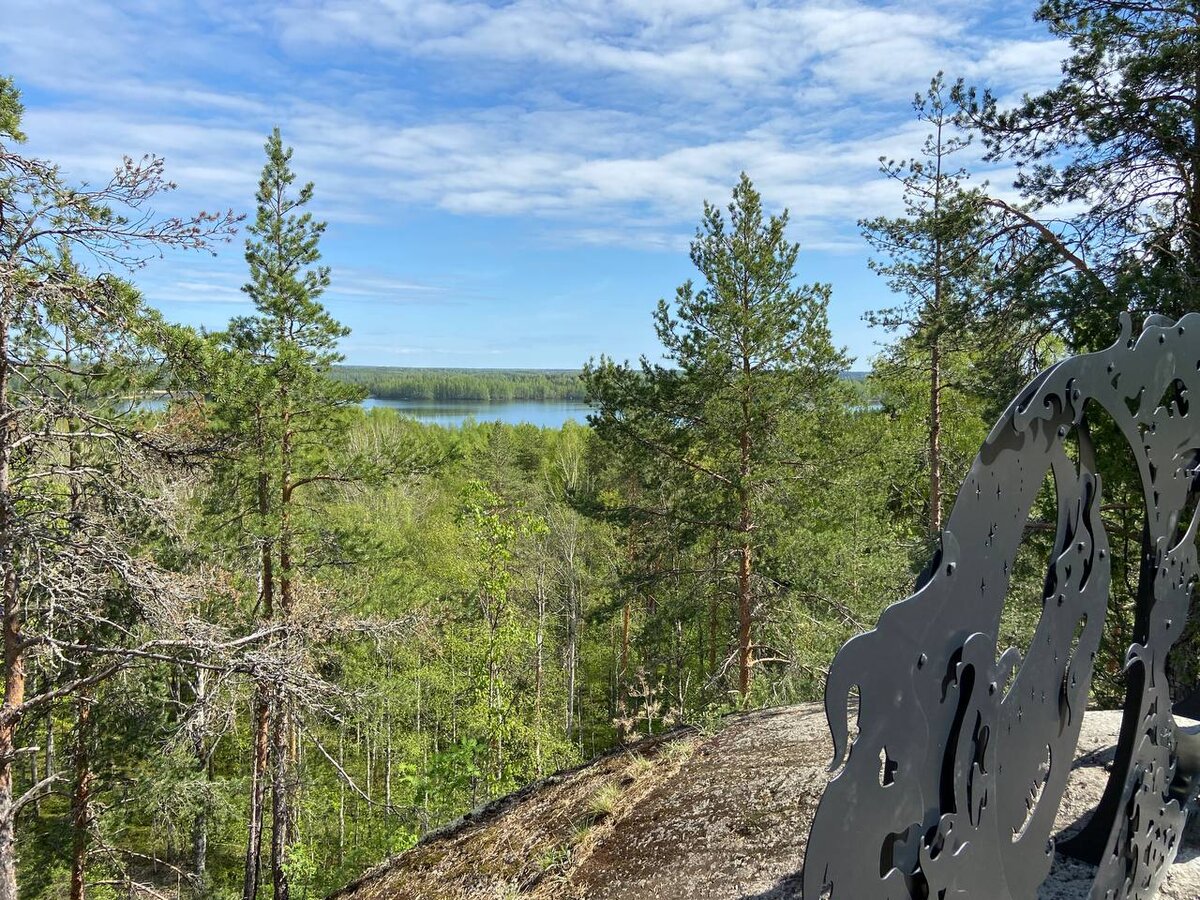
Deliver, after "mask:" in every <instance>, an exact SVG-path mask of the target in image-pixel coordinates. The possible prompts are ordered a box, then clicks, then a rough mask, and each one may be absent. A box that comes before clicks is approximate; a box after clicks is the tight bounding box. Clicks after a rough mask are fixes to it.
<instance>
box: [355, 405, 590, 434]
mask: <svg viewBox="0 0 1200 900" xmlns="http://www.w3.org/2000/svg"><path fill="white" fill-rule="evenodd" d="M375 406H382V407H385V408H387V409H395V410H398V411H400V412H402V413H404V414H405V415H406V416H412V417H413V418H414V419H416V420H417V421H419V422H428V423H429V424H431V425H444V426H447V427H449V428H457V427H458V426H460V425H462V423H463V422H464V421H466V420H467V419H475V420H476V421H477V422H495V421H500V422H503V423H505V424H506V425H521V424H529V425H536V426H537V427H539V428H561V427H562V426H563V424H564V423H566V422H567V421H568V420H570V419H574V420H575V421H576V422H578V423H579V424H580V425H584V424H587V414H588V410H589V409H590V407H589V406H588V405H587V404H586V403H577V402H574V401H569V400H544V401H543V400H516V401H512V402H500V403H488V402H485V401H482V400H380V399H378V398H376V397H368V398H367V399H366V400H364V401H363V408H364V409H371V408H372V407H375Z"/></svg>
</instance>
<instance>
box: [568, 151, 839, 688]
mask: <svg viewBox="0 0 1200 900" xmlns="http://www.w3.org/2000/svg"><path fill="white" fill-rule="evenodd" d="M787 223H788V214H787V211H786V210H785V211H784V212H783V213H782V214H780V215H778V216H774V215H772V216H765V215H764V212H763V208H762V199H761V197H760V196H759V194H758V192H757V191H756V190H755V189H754V186H753V185H752V184H751V182H750V179H749V178H748V177H747V176H746V175H745V174H744V173H743V174H742V176H741V179H740V181H739V182H738V184H737V186H736V187H735V188H734V191H733V200H732V202H731V203H730V204H729V207H728V221H726V218H725V215H724V214H723V213H722V211H721V209H720V208H719V207H717V206H714V205H712V204H709V203H705V205H704V217H703V221H702V222H701V224H700V227H699V228H698V229H697V231H696V237H695V240H693V241H692V245H691V258H692V262H693V263H694V264H695V266H696V268H697V270H698V271H699V272H700V275H701V277H702V278H703V280H704V284H703V287H702V288H701V289H700V290H696V289H695V287H694V285H693V284H692V282H691V281H688V282H686V283H684V284H683V285H681V286H680V287H679V289H678V290H677V291H676V295H675V302H674V303H673V304H668V303H667V302H666V301H665V300H660V301H659V304H658V309H657V311H656V312H655V314H654V324H655V329H656V331H657V333H658V338H659V340H660V341H661V342H662V345H663V356H664V357H665V358H666V360H667V361H668V363H669V365H668V366H663V365H659V364H655V363H652V362H651V361H650V360H648V359H646V358H644V357H643V359H642V360H641V364H640V366H639V367H633V366H630V365H629V364H628V363H626V364H623V365H618V364H616V363H615V362H613V361H612V360H610V359H607V358H606V357H601V358H600V361H599V362H598V363H589V365H588V366H587V367H586V368H585V370H584V379H585V381H586V384H587V388H588V399H589V402H590V403H592V404H593V405H594V406H595V407H596V413H595V415H594V416H591V417H590V419H591V421H592V424H593V425H594V426H595V427H596V429H597V432H598V433H599V435H600V436H601V438H602V439H603V440H605V441H608V442H610V443H611V444H612V445H613V446H615V447H617V448H619V449H620V450H621V451H622V452H624V453H626V454H627V455H629V456H631V457H639V456H640V457H641V458H642V459H643V460H644V461H645V466H644V467H643V472H645V473H646V475H647V476H648V478H649V480H650V481H651V482H657V483H658V484H660V485H661V484H664V483H669V484H671V485H672V486H673V488H672V489H671V490H670V491H669V492H668V494H669V497H668V498H667V499H666V502H667V503H668V504H669V505H670V506H671V509H670V510H669V515H670V517H671V518H672V520H673V521H674V523H675V525H674V527H675V528H676V529H677V534H676V536H677V537H679V538H682V537H683V534H684V533H686V532H687V531H689V530H690V529H694V527H695V526H697V525H700V526H702V528H704V529H706V530H711V531H712V532H715V533H716V535H717V538H716V539H717V541H718V543H719V544H720V545H721V546H722V547H723V548H724V549H725V550H726V551H727V552H728V554H729V555H730V556H731V557H732V558H733V559H735V560H736V564H737V568H736V572H734V573H732V574H731V577H732V580H733V582H734V585H735V587H734V589H733V594H734V597H735V604H736V615H737V627H736V641H735V644H736V647H737V650H736V656H737V666H738V682H737V688H738V692H739V694H740V696H741V698H742V699H743V701H745V700H746V699H747V698H748V696H749V693H750V688H751V679H752V673H753V669H754V666H755V664H756V661H755V650H756V647H755V642H754V621H755V618H756V616H758V615H760V612H761V611H760V610H759V609H758V606H759V601H760V599H761V598H762V591H761V585H760V584H759V583H758V581H759V579H758V578H757V577H756V554H757V553H758V551H759V549H760V542H761V536H760V531H761V529H762V526H763V519H764V516H765V512H766V509H767V508H768V507H770V506H772V505H773V504H774V503H775V498H774V497H773V495H775V494H778V493H779V492H780V491H782V490H784V489H785V486H786V485H788V484H789V483H794V482H795V480H796V478H797V473H802V472H805V471H806V470H808V471H811V466H810V465H809V464H810V463H811V460H807V459H804V458H802V453H803V452H806V451H802V450H801V446H802V444H801V442H800V441H799V440H798V439H797V438H798V432H799V431H800V430H803V427H804V423H806V422H807V423H808V424H810V425H811V424H812V423H813V422H815V421H816V420H818V419H819V418H820V416H821V415H822V414H823V413H824V412H825V411H826V410H827V408H828V404H829V403H830V401H831V399H832V395H833V392H834V388H835V386H836V383H837V380H838V374H839V372H841V371H842V370H843V369H844V368H845V367H846V366H847V365H848V360H847V358H846V357H845V355H844V354H843V353H842V352H841V351H839V350H837V349H836V348H835V347H834V345H833V342H832V340H831V338H830V333H829V326H828V313H827V310H828V304H829V295H830V291H829V288H828V286H826V285H821V284H812V285H796V284H795V283H794V282H795V266H796V259H797V256H798V254H799V249H800V248H799V245H798V244H795V243H792V242H789V241H788V240H787V238H786V229H787Z"/></svg>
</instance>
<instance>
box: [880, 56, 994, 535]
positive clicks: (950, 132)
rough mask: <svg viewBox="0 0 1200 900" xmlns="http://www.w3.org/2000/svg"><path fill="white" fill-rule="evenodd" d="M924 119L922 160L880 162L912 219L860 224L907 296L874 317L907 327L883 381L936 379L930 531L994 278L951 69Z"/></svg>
mask: <svg viewBox="0 0 1200 900" xmlns="http://www.w3.org/2000/svg"><path fill="white" fill-rule="evenodd" d="M913 108H914V109H915V110H916V113H917V118H918V120H920V121H921V122H924V123H926V124H927V125H928V126H929V128H930V129H931V130H930V132H929V134H928V135H926V138H925V142H924V144H923V145H922V147H921V155H920V158H918V159H909V160H907V161H905V162H896V161H895V160H889V159H887V158H884V159H881V160H880V164H881V170H882V171H883V174H884V175H886V176H887V177H888V178H891V179H893V180H895V181H897V182H899V183H900V184H901V185H902V186H903V189H904V213H905V214H904V215H903V216H899V217H887V216H879V217H877V218H874V219H867V220H864V221H861V222H859V227H860V228H861V229H862V233H863V236H864V237H865V238H866V239H867V241H868V243H870V244H871V246H872V247H873V248H874V249H875V250H876V251H877V252H879V253H881V254H882V255H883V259H880V258H876V259H873V260H871V263H870V266H871V268H872V269H873V270H874V271H876V272H878V273H879V274H880V275H882V276H884V277H885V278H887V280H888V284H889V286H890V287H891V288H892V290H893V291H895V292H896V293H897V294H900V295H902V296H903V297H904V298H905V299H904V301H903V302H902V303H901V304H900V305H898V306H894V307H891V308H889V309H882V310H876V311H872V312H869V313H867V315H866V319H867V321H868V322H870V323H871V324H872V325H876V326H881V327H883V328H885V329H887V330H888V331H891V332H899V333H900V341H899V342H898V343H897V344H895V345H893V346H892V347H891V348H889V351H888V352H887V353H886V354H884V355H883V356H882V357H881V358H880V359H879V360H878V361H877V362H876V364H875V366H874V372H875V374H876V375H877V376H878V377H880V378H882V379H884V380H887V379H889V378H890V379H896V378H905V377H911V376H914V375H916V376H918V377H921V378H923V380H924V381H925V383H926V385H927V388H928V390H927V408H928V415H927V432H926V433H927V445H928V463H927V465H928V476H929V477H928V485H929V488H928V495H927V498H928V499H927V506H926V509H927V515H926V527H927V530H928V533H929V535H930V536H931V537H932V538H934V539H936V538H937V536H938V535H939V534H940V533H941V530H942V507H943V493H944V492H943V487H942V481H943V467H944V465H943V459H942V429H943V411H942V405H943V395H944V394H945V392H946V391H947V390H948V389H951V388H953V387H955V386H956V385H955V381H954V380H953V379H954V377H955V375H956V374H957V375H959V376H961V375H962V374H963V372H964V369H965V367H966V366H967V365H968V364H969V362H970V358H971V356H972V355H973V354H975V353H977V352H978V351H979V349H980V347H981V346H982V342H981V340H980V338H981V334H980V329H981V323H982V318H983V315H982V314H983V299H984V294H985V292H986V289H987V282H988V279H989V276H990V260H989V258H988V257H987V255H986V253H985V252H984V251H985V248H986V243H987V241H986V234H987V224H988V223H987V218H986V214H985V213H986V206H985V203H984V198H983V196H982V195H981V194H980V193H979V192H978V191H975V190H968V189H967V187H966V182H967V179H968V177H969V176H968V174H967V171H966V170H965V169H964V168H962V167H961V166H955V165H954V157H955V156H956V155H958V154H960V153H961V152H962V151H963V150H965V149H966V148H967V146H968V145H969V143H970V138H969V136H967V135H965V134H964V133H962V132H960V131H958V129H957V122H956V117H955V114H954V113H953V111H952V110H951V108H950V104H949V97H947V96H946V90H945V82H944V79H943V77H942V73H940V72H939V73H938V74H937V76H936V77H934V78H933V80H932V81H931V82H930V85H929V89H928V91H926V92H925V94H918V95H917V96H916V98H915V99H914V101H913Z"/></svg>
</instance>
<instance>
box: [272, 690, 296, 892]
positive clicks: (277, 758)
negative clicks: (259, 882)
mask: <svg viewBox="0 0 1200 900" xmlns="http://www.w3.org/2000/svg"><path fill="white" fill-rule="evenodd" d="M288 719H289V716H288V714H287V709H286V703H285V700H284V698H283V697H282V696H277V697H276V700H275V720H274V722H273V723H272V730H273V732H274V735H273V737H274V741H273V745H272V747H271V751H272V757H273V759H272V762H273V763H274V765H273V766H272V769H271V772H272V780H271V799H272V807H271V877H272V880H273V883H274V886H275V896H274V900H288V879H287V872H285V871H284V863H285V862H286V861H287V848H288V843H289V841H290V839H291V834H290V832H291V810H290V809H289V808H288V799H289V795H290V786H289V784H288V777H289V772H288V770H289V766H288V751H289V747H288Z"/></svg>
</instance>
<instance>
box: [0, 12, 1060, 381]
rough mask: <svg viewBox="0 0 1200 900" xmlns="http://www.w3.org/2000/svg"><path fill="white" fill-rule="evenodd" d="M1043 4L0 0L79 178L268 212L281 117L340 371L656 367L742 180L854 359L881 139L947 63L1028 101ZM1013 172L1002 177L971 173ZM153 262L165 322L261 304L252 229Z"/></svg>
mask: <svg viewBox="0 0 1200 900" xmlns="http://www.w3.org/2000/svg"><path fill="white" fill-rule="evenodd" d="M1033 7H1034V4H1032V3H1025V2H1021V0H1017V2H969V0H967V2H959V0H932V2H923V3H921V4H890V5H889V4H873V3H863V2H837V0H834V2H810V0H798V2H787V3H783V2H771V0H762V2H753V0H504V2H500V0H492V2H474V0H466V2H446V0H302V2H297V3H291V4H287V5H283V4H262V3H256V2H253V0H251V2H209V0H190V2H174V0H138V2H126V3H117V4H105V3H102V2H89V3H78V2H59V0H0V18H2V19H3V23H4V24H3V27H2V28H0V73H4V74H8V75H11V76H13V77H14V78H15V79H16V82H17V85H18V87H19V88H20V89H21V90H22V93H23V99H24V102H25V104H26V119H25V131H26V132H27V133H28V135H29V138H30V140H29V145H28V147H29V149H30V150H31V151H32V152H34V153H36V154H37V155H41V156H45V157H48V158H50V159H53V160H55V161H58V162H60V163H61V164H62V166H63V168H64V170H65V171H66V172H67V173H68V174H69V175H70V176H72V177H73V178H76V179H79V180H86V179H97V178H101V177H103V176H104V175H105V174H107V173H109V172H111V170H112V168H113V166H114V165H115V164H116V163H117V162H118V161H119V160H120V158H121V156H122V154H129V155H134V156H140V155H141V154H143V153H155V154H158V155H161V156H164V157H165V158H166V161H167V166H168V174H169V176H170V177H171V178H172V179H173V180H174V181H176V182H177V183H178V185H179V190H178V191H176V192H175V193H174V194H172V195H170V196H169V197H166V198H164V199H163V201H162V202H161V203H160V207H159V208H160V211H162V212H164V213H174V212H187V211H195V210H197V209H202V208H203V209H213V208H217V207H220V208H224V207H232V208H234V209H235V210H238V211H243V212H251V211H252V207H253V196H254V188H255V184H256V181H257V177H258V172H259V170H260V169H261V166H262V158H263V156H262V144H263V141H264V139H265V137H266V135H267V133H268V132H269V131H270V129H271V128H272V127H273V126H275V125H278V126H280V128H281V129H282V131H283V136H284V140H285V141H286V142H287V143H289V144H291V145H293V146H294V148H295V157H294V160H293V162H294V166H295V168H296V169H297V171H298V173H299V174H300V176H301V177H302V178H307V179H312V180H313V181H315V183H316V197H315V200H314V203H313V211H314V213H315V214H316V215H318V216H319V217H322V218H325V219H327V220H328V222H329V227H328V230H327V232H326V236H325V238H324V240H323V242H322V248H323V251H324V254H325V261H326V262H327V263H328V264H329V265H330V266H331V267H332V269H333V287H332V289H331V290H330V292H329V293H328V294H327V295H326V297H325V302H326V304H327V306H329V308H330V309H331V310H332V312H333V313H334V315H335V316H337V317H338V318H339V319H341V320H342V321H343V322H345V323H346V324H347V325H349V326H350V327H351V328H352V329H353V332H352V334H351V336H350V337H349V338H347V339H346V340H345V342H344V344H343V350H344V352H345V354H346V357H347V361H348V362H351V363H360V364H374V365H407V366H484V367H524V366H528V367H563V368H566V367H572V368H573V367H577V366H579V365H580V364H581V363H582V362H583V361H585V360H586V359H588V358H589V357H591V356H594V355H598V354H600V353H607V354H609V355H611V356H614V357H617V358H618V359H624V358H634V357H637V356H638V355H640V354H643V353H645V354H649V355H651V356H656V355H657V353H656V350H657V344H656V340H655V337H654V333H653V329H652V327H651V322H650V313H651V310H652V309H653V307H654V304H655V303H656V302H657V300H658V298H659V297H664V296H665V297H670V296H672V295H673V293H674V290H675V287H676V286H677V285H678V284H679V283H680V282H682V281H683V280H684V279H686V278H688V277H690V276H691V275H692V274H693V273H692V271H691V268H690V262H689V261H688V258H687V245H688V241H689V240H690V238H691V236H692V235H693V233H694V231H695V228H696V223H697V222H698V221H699V217H700V211H701V204H702V201H703V200H705V199H708V200H711V201H715V202H720V203H722V204H724V203H725V202H726V199H727V198H728V195H729V192H730V190H731V188H732V186H733V184H734V183H735V181H736V178H737V174H738V172H739V171H741V170H745V171H746V172H748V173H749V174H750V176H751V178H752V179H753V180H754V182H755V184H756V186H757V187H758V188H759V190H760V191H761V192H762V193H763V196H764V199H765V201H766V202H767V204H768V205H769V206H770V207H771V208H772V209H775V210H778V209H779V208H782V207H785V206H786V207H788V208H789V209H790V211H791V217H792V220H791V221H792V230H791V236H792V238H793V239H794V240H798V241H800V243H801V245H802V249H801V255H800V263H799V266H798V276H799V278H800V280H802V281H826V282H830V283H831V284H832V285H833V300H832V302H831V305H830V319H831V323H832V327H833V332H834V337H835V339H836V340H837V341H838V342H839V343H841V344H844V345H846V346H847V347H848V348H849V350H850V352H851V353H852V354H853V355H854V356H856V357H857V358H858V361H857V362H856V364H855V367H856V368H866V367H867V365H868V361H869V357H870V355H871V354H872V353H873V352H874V349H873V348H874V346H875V344H876V342H877V341H879V340H882V339H883V337H884V336H883V335H881V334H878V333H875V332H873V331H872V330H871V329H869V328H867V326H866V325H865V324H864V323H863V322H862V313H863V312H864V311H865V310H867V309H872V308H876V307H879V306H883V305H887V304H888V303H889V302H890V298H889V296H888V291H887V288H886V286H885V285H884V284H883V282H882V281H881V280H880V279H879V278H878V277H877V276H875V275H873V274H872V273H870V272H869V271H868V270H867V267H866V260H867V250H866V247H865V245H864V244H863V242H862V240H861V238H860V237H859V235H858V230H857V227H856V225H855V222H856V221H857V220H858V219H859V218H862V217H864V216H871V215H876V214H880V213H896V212H898V211H899V208H900V202H899V200H900V198H899V193H898V190H897V188H896V186H895V185H894V184H892V183H890V182H888V181H887V180H886V179H884V178H882V177H881V176H880V175H879V172H878V158H879V157H880V156H881V155H884V154H886V155H888V156H892V157H904V156H909V155H912V154H913V153H915V152H916V151H917V149H918V148H919V145H920V142H921V138H922V136H923V134H924V131H923V129H922V128H921V127H920V125H919V124H918V123H916V122H915V120H914V118H913V115H912V109H911V106H910V104H911V100H912V96H913V94H914V93H915V92H917V91H919V90H921V89H922V88H924V87H925V86H927V85H928V82H929V78H930V77H931V76H932V75H933V73H934V72H936V71H937V70H938V69H943V70H945V72H946V73H947V76H948V77H950V78H955V77H959V76H961V77H964V78H966V79H967V80H968V81H969V82H972V83H975V84H981V85H989V86H991V87H993V89H995V90H996V91H997V92H998V93H999V94H1000V95H1001V96H1002V97H1012V98H1015V97H1017V96H1019V95H1020V94H1021V92H1023V91H1035V90H1038V89H1041V88H1044V87H1046V86H1048V85H1049V84H1052V83H1054V81H1055V80H1056V76H1057V75H1058V72H1059V61H1060V60H1061V58H1062V57H1063V55H1064V47H1063V46H1062V45H1061V44H1058V43H1055V42H1053V41H1051V40H1050V38H1049V36H1048V34H1047V33H1046V31H1045V29H1044V27H1043V26H1041V25H1039V24H1037V23H1034V22H1033V21H1032V18H1031V14H1032V10H1033ZM978 177H980V178H984V177H986V178H988V179H989V180H990V181H991V183H992V184H993V185H994V186H995V187H997V188H1002V187H1003V186H1004V185H1006V184H1007V183H1009V182H1010V181H1011V173H1010V172H1006V171H1004V170H996V171H990V172H988V171H984V170H983V169H982V168H981V169H980V170H979V175H978ZM135 280H136V282H137V283H138V284H139V286H140V287H141V288H142V290H143V292H144V293H145V295H146V297H147V298H148V299H149V300H150V301H151V302H152V303H154V304H155V305H156V306H158V307H159V308H161V309H162V310H163V311H164V312H165V313H166V314H167V315H168V316H170V317H171V318H173V319H175V320H177V321H183V322H189V323H193V324H197V325H207V326H209V327H220V326H221V325H222V324H223V323H224V322H225V321H227V320H228V319H229V317H230V316H232V315H237V314H240V313H242V312H244V311H245V309H246V301H245V299H244V296H243V295H242V294H241V292H240V291H239V286H240V285H241V284H242V283H243V281H244V280H245V264H244V261H243V259H242V250H241V238H238V239H237V240H235V242H234V243H233V244H231V245H230V246H227V247H225V248H223V249H222V250H221V252H220V253H219V254H218V256H217V257H216V258H211V257H207V256H200V255H190V256H185V255H172V256H169V257H168V258H166V259H164V260H157V261H155V262H154V263H152V264H151V265H150V266H149V267H148V268H146V269H144V270H141V271H139V272H138V273H136V275H135Z"/></svg>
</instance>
